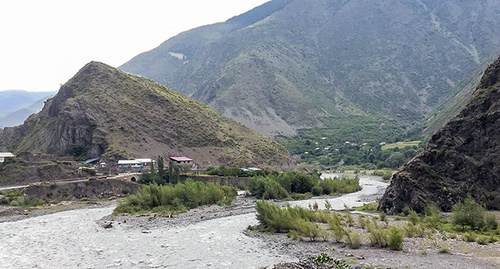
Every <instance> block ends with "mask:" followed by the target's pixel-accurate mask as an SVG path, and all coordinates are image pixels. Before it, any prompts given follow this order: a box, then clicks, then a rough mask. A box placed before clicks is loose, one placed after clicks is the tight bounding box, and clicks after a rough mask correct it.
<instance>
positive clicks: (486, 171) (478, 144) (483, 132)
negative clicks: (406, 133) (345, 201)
mask: <svg viewBox="0 0 500 269" xmlns="http://www.w3.org/2000/svg"><path fill="white" fill-rule="evenodd" d="M499 89H500V58H499V59H498V60H496V62H494V63H493V64H492V65H490V66H489V67H488V69H487V70H486V72H485V74H484V75H483V77H482V79H481V82H480V85H479V87H478V88H477V89H476V91H475V93H474V94H473V96H472V98H471V100H470V101H469V103H468V104H467V106H466V107H465V108H464V109H463V110H462V111H461V112H460V113H459V114H458V115H457V116H456V117H455V118H453V119H452V120H451V121H450V122H448V123H447V124H446V125H445V127H443V128H442V129H441V130H439V131H438V132H436V133H435V134H434V135H433V136H432V139H431V140H430V142H429V146H428V147H427V148H426V149H425V151H424V152H422V153H421V154H419V155H418V156H416V157H415V158H414V159H413V160H412V161H411V162H409V163H408V164H407V165H405V166H404V167H403V168H402V169H401V170H400V171H399V172H398V173H396V174H395V175H394V177H393V179H392V182H391V185H390V186H389V188H388V189H387V190H386V193H385V195H384V197H383V198H382V200H381V202H380V206H379V209H381V210H384V211H386V212H390V213H397V212H400V211H401V210H402V209H403V207H404V206H409V207H410V208H413V209H415V210H417V211H422V210H423V209H424V207H425V206H426V205H427V204H431V203H432V204H435V205H437V206H438V207H439V208H441V209H442V210H450V209H451V207H452V206H453V205H454V204H455V203H456V202H458V201H460V200H462V199H464V198H465V196H466V195H467V193H470V194H471V195H472V197H473V198H474V199H476V201H477V202H479V203H481V204H483V205H484V206H486V207H487V208H490V209H496V210H498V209H500V91H499Z"/></svg>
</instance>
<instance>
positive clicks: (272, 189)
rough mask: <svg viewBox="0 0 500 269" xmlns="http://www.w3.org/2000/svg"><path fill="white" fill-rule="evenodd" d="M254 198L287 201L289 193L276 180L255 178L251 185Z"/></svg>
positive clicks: (250, 188)
mask: <svg viewBox="0 0 500 269" xmlns="http://www.w3.org/2000/svg"><path fill="white" fill-rule="evenodd" d="M249 190H250V194H251V195H252V196H255V197H257V198H259V199H285V198H287V197H288V196H289V194H288V192H287V191H286V190H285V189H284V188H283V187H282V186H281V185H280V184H279V183H278V182H276V181H275V180H273V179H272V178H269V177H261V176H257V177H253V178H252V179H251V180H250V183H249Z"/></svg>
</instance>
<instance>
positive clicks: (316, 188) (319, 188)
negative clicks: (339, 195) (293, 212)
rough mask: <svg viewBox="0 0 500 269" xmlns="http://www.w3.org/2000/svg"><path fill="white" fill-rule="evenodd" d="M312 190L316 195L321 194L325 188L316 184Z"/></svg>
mask: <svg viewBox="0 0 500 269" xmlns="http://www.w3.org/2000/svg"><path fill="white" fill-rule="evenodd" d="M311 192H312V194H313V195H314V196H320V195H321V194H323V188H321V186H314V187H313V188H312V190H311Z"/></svg>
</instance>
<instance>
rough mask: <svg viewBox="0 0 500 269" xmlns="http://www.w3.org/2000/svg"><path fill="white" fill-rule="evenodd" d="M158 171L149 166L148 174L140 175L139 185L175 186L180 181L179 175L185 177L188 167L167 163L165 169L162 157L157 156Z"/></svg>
mask: <svg viewBox="0 0 500 269" xmlns="http://www.w3.org/2000/svg"><path fill="white" fill-rule="evenodd" d="M157 163H158V169H156V168H155V167H154V164H151V171H150V172H149V173H144V174H142V177H141V183H143V184H153V183H156V184H158V185H165V184H169V183H172V184H177V183H178V182H179V181H180V178H181V175H185V174H186V173H187V172H189V166H188V165H174V164H173V163H172V162H169V163H168V168H167V169H165V162H164V159H163V157H161V156H158V160H157Z"/></svg>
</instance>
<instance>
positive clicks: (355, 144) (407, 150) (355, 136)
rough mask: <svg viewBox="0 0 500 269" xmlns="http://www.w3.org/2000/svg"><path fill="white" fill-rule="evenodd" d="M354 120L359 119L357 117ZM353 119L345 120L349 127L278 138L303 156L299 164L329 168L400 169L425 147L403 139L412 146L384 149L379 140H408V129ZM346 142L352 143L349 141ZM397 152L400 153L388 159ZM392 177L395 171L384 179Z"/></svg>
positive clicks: (310, 131)
mask: <svg viewBox="0 0 500 269" xmlns="http://www.w3.org/2000/svg"><path fill="white" fill-rule="evenodd" d="M353 120H354V121H355V119H353ZM353 120H351V121H349V122H346V123H345V124H347V125H348V128H344V127H345V126H343V124H340V125H338V126H342V128H339V129H336V130H335V131H332V132H328V131H319V130H314V131H312V130H301V131H300V132H299V134H298V135H297V136H295V137H278V141H279V142H280V143H282V144H283V145H284V146H285V147H287V148H288V149H289V150H290V152H291V153H292V154H295V155H300V159H299V160H298V162H299V163H309V164H315V165H316V164H319V165H321V166H322V167H325V168H327V169H331V168H334V167H338V166H339V165H347V166H352V168H353V169H354V168H356V169H369V170H371V169H381V168H392V167H394V168H398V167H399V166H400V165H402V164H404V163H405V162H407V161H409V160H410V159H411V158H413V157H414V156H415V155H416V154H417V153H418V152H420V151H421V150H423V146H422V145H421V144H419V143H410V142H402V143H403V144H404V145H407V146H408V147H406V146H405V147H390V148H389V149H386V150H382V147H381V146H380V145H379V143H381V142H391V141H392V142H394V141H396V140H398V141H401V140H402V139H404V138H405V137H406V136H404V135H402V134H404V129H401V130H400V131H399V132H398V131H396V130H398V128H399V127H395V126H390V127H389V126H388V129H385V128H384V129H380V128H378V126H377V125H372V124H373V122H362V123H359V126H357V127H355V126H356V125H357V123H353V122H352V121H353ZM351 128H352V130H351V131H353V132H354V133H349V130H348V129H351ZM372 128H373V129H372ZM392 128H394V129H392ZM346 141H350V142H352V143H350V144H346V143H345V142H346ZM364 143H367V144H364ZM395 152H398V154H396V155H395V156H393V157H392V159H390V160H389V161H387V160H388V158H389V157H390V156H391V154H392V153H395ZM401 154H402V155H401ZM401 156H404V160H401V159H397V158H396V157H398V158H399V157H401ZM380 176H382V175H380ZM390 176H392V174H390V173H389V172H387V173H386V174H385V176H384V179H386V180H389V179H390Z"/></svg>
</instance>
